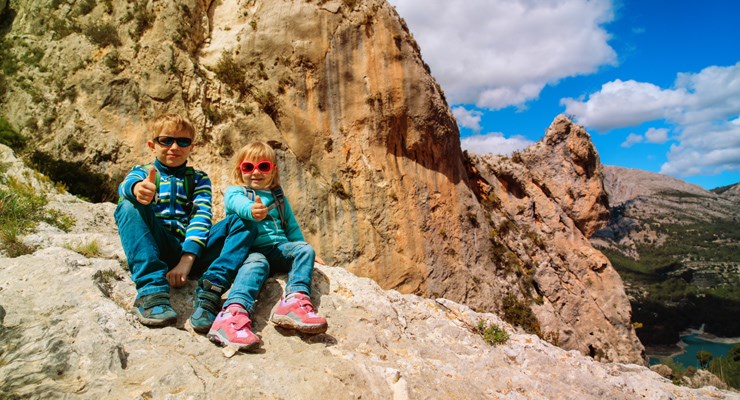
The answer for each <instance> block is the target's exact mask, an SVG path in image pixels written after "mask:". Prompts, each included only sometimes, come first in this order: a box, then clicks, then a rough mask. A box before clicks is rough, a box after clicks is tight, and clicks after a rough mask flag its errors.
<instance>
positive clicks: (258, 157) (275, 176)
mask: <svg viewBox="0 0 740 400" xmlns="http://www.w3.org/2000/svg"><path fill="white" fill-rule="evenodd" d="M244 160H249V161H252V162H260V161H262V160H267V161H269V162H271V163H273V165H274V166H275V167H274V169H273V170H272V182H270V185H269V187H270V189H272V188H276V187H278V186H280V174H279V173H278V168H277V155H276V154H275V150H273V149H272V147H270V145H269V144H267V143H265V142H253V143H250V144H248V145H246V146H244V147H242V148H241V149H239V151H237V152H236V155H234V160H233V168H232V170H231V181H232V183H233V184H234V185H239V186H244V185H245V184H246V182H244V178H243V177H242V170H241V168H240V167H239V166H240V165H241V163H242V161H244Z"/></svg>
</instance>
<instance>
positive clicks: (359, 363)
mask: <svg viewBox="0 0 740 400" xmlns="http://www.w3.org/2000/svg"><path fill="white" fill-rule="evenodd" d="M53 199H54V201H53V202H52V203H51V207H53V208H56V209H59V210H64V211H65V212H68V213H73V214H74V215H75V216H77V218H78V221H77V224H76V226H75V227H74V228H73V230H72V231H71V232H70V233H64V232H62V231H60V230H58V229H55V228H52V227H50V226H46V225H44V226H42V227H41V229H40V231H39V232H38V233H36V234H34V235H31V236H30V237H28V238H26V239H27V241H29V242H32V243H33V244H35V245H37V246H39V250H37V251H36V252H35V253H33V254H31V255H25V256H21V257H17V258H13V259H9V258H5V257H0V392H1V393H2V394H3V397H7V398H44V399H53V398H81V399H100V398H105V399H132V398H141V399H147V398H170V399H192V398H197V399H208V398H222V397H223V398H235V397H246V398H254V399H274V398H338V399H347V398H363V399H390V398H393V399H413V398H445V399H446V398H462V399H472V398H492V399H542V398H549V399H556V398H563V399H566V398H579V399H604V398H609V399H625V400H626V399H635V398H644V399H656V400H657V399H665V398H671V399H708V398H713V399H719V398H727V399H729V398H737V396H736V395H737V394H736V393H734V392H728V391H725V390H719V389H717V388H715V387H704V388H701V389H689V388H686V387H680V386H675V385H674V384H673V383H671V382H670V381H669V380H668V379H665V378H663V377H661V376H659V375H658V374H657V373H655V372H652V371H650V370H649V369H648V368H646V367H644V366H637V365H629V364H618V363H601V362H597V361H595V360H593V359H592V358H590V357H585V356H583V355H581V354H579V353H578V352H576V351H565V350H562V349H560V348H557V347H555V346H552V345H550V344H549V343H547V342H545V341H543V340H540V339H539V338H537V337H536V336H534V335H528V334H523V333H521V332H518V331H517V330H516V329H515V328H513V327H512V326H510V325H508V324H506V323H505V322H503V321H502V320H501V319H500V318H499V317H497V316H496V315H494V314H488V313H476V312H473V311H472V310H470V308H468V307H466V306H463V305H459V304H456V303H454V302H451V301H449V300H446V299H423V298H420V297H417V296H414V295H403V294H400V293H398V292H397V291H393V290H391V291H386V290H383V289H381V288H380V287H379V286H378V285H377V284H376V283H374V282H373V281H371V280H369V279H365V278H358V277H356V276H354V275H352V274H351V273H349V272H347V271H346V270H345V269H343V268H337V267H329V266H322V265H317V267H316V270H315V273H314V279H313V297H314V300H315V304H317V306H318V309H319V311H320V312H321V313H322V314H324V315H326V316H327V318H328V320H329V324H330V327H329V330H328V331H327V332H326V334H321V335H316V336H303V335H296V334H293V333H291V332H288V331H282V330H278V329H276V328H275V327H274V326H272V325H270V324H268V323H267V319H268V315H269V312H270V308H271V307H272V305H273V304H274V303H275V302H276V301H278V299H279V296H280V295H281V293H282V290H283V288H282V285H284V280H283V278H284V277H281V276H278V277H277V279H270V280H268V282H267V284H266V285H265V288H264V289H263V292H262V294H261V296H260V297H259V299H258V303H257V307H256V313H255V318H254V322H255V325H254V328H255V331H256V332H257V333H258V334H259V335H260V336H261V337H262V340H263V341H264V344H263V346H262V348H261V349H260V350H259V351H257V352H255V353H237V354H234V353H233V352H230V351H229V349H220V348H218V347H216V346H215V345H213V344H212V343H210V342H209V341H208V340H207V339H206V338H205V337H204V336H202V335H197V334H194V333H192V332H190V331H188V330H187V329H186V327H185V326H184V321H185V320H186V319H187V316H188V315H189V314H190V313H191V312H192V290H193V287H194V282H190V283H189V285H188V286H187V287H185V288H182V289H177V290H173V292H172V296H173V306H174V307H175V309H176V310H177V311H178V312H179V314H180V319H179V321H178V323H177V325H176V326H174V327H168V328H163V329H150V328H146V327H144V326H142V325H141V324H139V323H138V322H137V321H136V319H135V317H134V316H133V315H132V314H131V313H130V312H129V310H130V308H131V306H132V303H133V298H134V296H135V289H134V287H133V284H132V283H131V281H130V279H129V277H128V273H127V272H126V270H125V268H124V267H122V264H123V263H122V257H123V254H122V253H123V252H122V249H121V247H120V244H119V242H118V238H117V235H116V232H115V225H114V224H113V221H112V216H111V213H112V210H113V208H114V206H113V205H112V204H109V203H102V204H91V203H87V202H84V201H81V200H79V199H76V198H74V197H72V196H69V195H53ZM92 241H95V242H96V243H97V244H98V247H99V249H100V254H99V255H98V256H92V257H90V258H87V257H84V256H82V255H80V254H78V253H76V252H74V251H72V250H70V249H69V247H72V248H74V247H75V246H79V245H84V244H86V243H90V242H92ZM481 320H482V321H485V323H486V324H496V325H498V326H499V327H500V328H502V329H504V330H505V331H506V332H508V334H509V336H510V337H509V339H508V341H506V342H505V343H503V344H500V345H498V346H496V347H493V346H491V345H489V344H487V343H486V342H485V341H484V339H483V338H482V336H481V335H480V334H479V333H478V331H477V326H478V324H479V321H481Z"/></svg>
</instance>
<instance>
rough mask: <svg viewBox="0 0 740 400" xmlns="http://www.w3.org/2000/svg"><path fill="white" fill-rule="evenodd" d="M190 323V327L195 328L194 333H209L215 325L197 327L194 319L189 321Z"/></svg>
mask: <svg viewBox="0 0 740 400" xmlns="http://www.w3.org/2000/svg"><path fill="white" fill-rule="evenodd" d="M189 321H190V326H191V327H192V328H193V330H194V331H196V332H198V333H207V332H208V331H210V330H211V325H213V324H210V325H208V326H205V325H195V324H193V320H192V319H191V320H189Z"/></svg>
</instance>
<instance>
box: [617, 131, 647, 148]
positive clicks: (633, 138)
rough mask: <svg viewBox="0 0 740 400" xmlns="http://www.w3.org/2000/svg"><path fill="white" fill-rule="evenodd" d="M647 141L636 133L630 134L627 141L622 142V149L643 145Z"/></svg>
mask: <svg viewBox="0 0 740 400" xmlns="http://www.w3.org/2000/svg"><path fill="white" fill-rule="evenodd" d="M643 140H645V138H643V137H642V136H641V135H638V134H636V133H630V134H629V135H627V139H626V140H625V141H624V142H622V144H621V145H620V146H622V147H632V145H635V144H637V143H642V141H643Z"/></svg>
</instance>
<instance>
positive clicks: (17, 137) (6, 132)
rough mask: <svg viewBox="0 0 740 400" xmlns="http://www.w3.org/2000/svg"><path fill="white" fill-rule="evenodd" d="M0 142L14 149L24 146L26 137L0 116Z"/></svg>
mask: <svg viewBox="0 0 740 400" xmlns="http://www.w3.org/2000/svg"><path fill="white" fill-rule="evenodd" d="M0 143H2V144H4V145H6V146H8V147H10V148H11V149H13V150H16V151H18V150H23V148H24V147H26V139H25V138H24V137H23V136H21V134H20V133H18V132H17V131H16V130H15V129H13V127H12V126H11V125H10V123H9V122H8V121H7V120H6V119H5V118H3V117H0Z"/></svg>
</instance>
